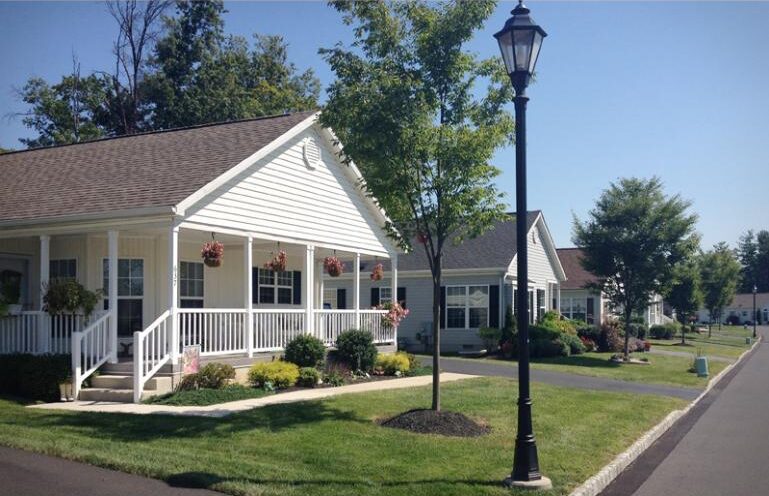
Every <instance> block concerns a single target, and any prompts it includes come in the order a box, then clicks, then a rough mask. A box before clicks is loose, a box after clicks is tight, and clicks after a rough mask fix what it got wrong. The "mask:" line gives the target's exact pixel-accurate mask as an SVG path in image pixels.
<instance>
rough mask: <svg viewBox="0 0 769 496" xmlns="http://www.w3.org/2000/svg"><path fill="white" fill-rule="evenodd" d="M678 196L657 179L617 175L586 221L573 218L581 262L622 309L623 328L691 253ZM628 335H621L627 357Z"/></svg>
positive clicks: (688, 217)
mask: <svg viewBox="0 0 769 496" xmlns="http://www.w3.org/2000/svg"><path fill="white" fill-rule="evenodd" d="M690 205H691V203H690V202H689V201H686V200H683V199H681V197H680V196H679V195H674V196H670V197H668V196H665V194H664V191H663V186H662V182H661V181H660V180H659V178H656V177H654V178H652V179H648V180H646V179H636V178H630V179H620V180H619V182H617V183H612V184H611V185H610V186H609V188H608V189H607V190H605V191H604V192H603V193H602V194H601V197H600V198H599V199H598V201H597V202H596V206H595V208H594V209H593V210H591V211H590V213H589V214H588V219H587V220H586V221H585V222H580V221H579V219H577V217H576V216H575V217H574V231H573V232H574V234H573V238H572V240H573V242H574V244H575V245H576V246H578V247H579V248H581V249H582V250H583V254H584V255H583V257H582V265H583V266H584V268H585V269H586V270H588V271H589V272H591V273H593V274H595V275H596V277H597V279H598V281H597V282H596V283H594V284H593V285H592V286H593V287H594V288H595V289H597V290H602V291H604V293H605V294H606V295H607V297H608V299H609V300H610V302H611V304H612V306H614V308H618V309H620V310H621V311H622V312H623V316H624V323H625V329H630V324H631V319H632V315H633V313H642V312H643V311H644V310H645V309H646V308H647V307H648V306H649V303H650V301H651V298H652V296H653V295H654V294H658V293H659V294H662V293H664V292H666V289H667V288H668V287H669V285H670V284H671V283H672V281H673V268H674V267H675V266H676V265H677V264H678V263H680V262H681V261H683V260H685V259H686V258H687V257H688V256H690V255H691V253H693V251H694V249H695V247H696V244H697V237H696V235H694V224H695V222H696V220H697V217H696V215H693V214H689V213H688V212H687V211H688V209H689V206H690ZM629 336H630V333H628V332H626V333H625V349H624V355H625V358H626V359H627V358H628V355H629V350H628V343H629Z"/></svg>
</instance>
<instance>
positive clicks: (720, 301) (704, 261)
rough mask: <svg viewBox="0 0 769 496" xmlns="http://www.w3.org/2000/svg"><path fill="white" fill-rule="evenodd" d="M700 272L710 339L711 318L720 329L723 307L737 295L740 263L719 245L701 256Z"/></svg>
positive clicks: (724, 245) (724, 244)
mask: <svg viewBox="0 0 769 496" xmlns="http://www.w3.org/2000/svg"><path fill="white" fill-rule="evenodd" d="M700 271H701V273H702V290H703V293H704V299H705V308H707V309H708V312H710V322H708V337H710V335H711V331H712V327H713V318H714V317H715V318H716V319H717V320H718V328H719V329H721V317H722V313H723V310H724V307H725V306H726V305H728V304H729V303H730V302H731V301H732V299H733V298H734V295H735V294H736V293H737V285H738V283H739V278H740V263H739V262H738V261H737V258H736V257H735V256H734V253H733V252H732V250H730V249H729V247H728V246H727V245H726V243H719V244H717V245H715V246H714V247H713V249H712V250H710V251H707V252H705V253H703V254H702V256H701V257H700Z"/></svg>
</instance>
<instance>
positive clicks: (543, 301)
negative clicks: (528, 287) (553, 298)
mask: <svg viewBox="0 0 769 496" xmlns="http://www.w3.org/2000/svg"><path fill="white" fill-rule="evenodd" d="M545 312H547V298H546V297H545V290H544V289H538V290H537V316H538V317H539V318H540V319H541V318H542V316H543V315H545Z"/></svg>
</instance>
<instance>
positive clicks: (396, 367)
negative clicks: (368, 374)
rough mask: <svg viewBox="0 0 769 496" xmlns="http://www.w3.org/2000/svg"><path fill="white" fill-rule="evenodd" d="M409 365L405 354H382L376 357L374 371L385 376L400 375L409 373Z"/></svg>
mask: <svg viewBox="0 0 769 496" xmlns="http://www.w3.org/2000/svg"><path fill="white" fill-rule="evenodd" d="M410 368H411V364H410V363H409V357H408V356H407V355H406V354H405V353H401V352H398V353H383V354H381V355H379V356H377V357H376V363H375V365H374V370H375V371H379V370H381V371H382V372H383V373H384V374H385V375H402V374H405V373H406V372H408V371H409V369H410Z"/></svg>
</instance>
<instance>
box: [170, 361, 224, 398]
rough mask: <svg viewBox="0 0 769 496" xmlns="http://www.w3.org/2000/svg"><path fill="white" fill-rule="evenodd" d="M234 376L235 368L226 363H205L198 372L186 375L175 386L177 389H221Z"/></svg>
mask: <svg viewBox="0 0 769 496" xmlns="http://www.w3.org/2000/svg"><path fill="white" fill-rule="evenodd" d="M234 378H235V369H234V368H232V365H227V364H226V363H216V362H214V363H207V364H206V365H204V366H203V367H202V368H201V369H200V370H199V371H198V372H196V373H194V374H189V375H186V376H184V377H183V378H182V380H181V381H180V382H179V385H178V386H177V390H179V391H190V390H194V389H222V388H224V387H225V386H226V385H227V384H229V382H230V381H231V380H233V379H234Z"/></svg>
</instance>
